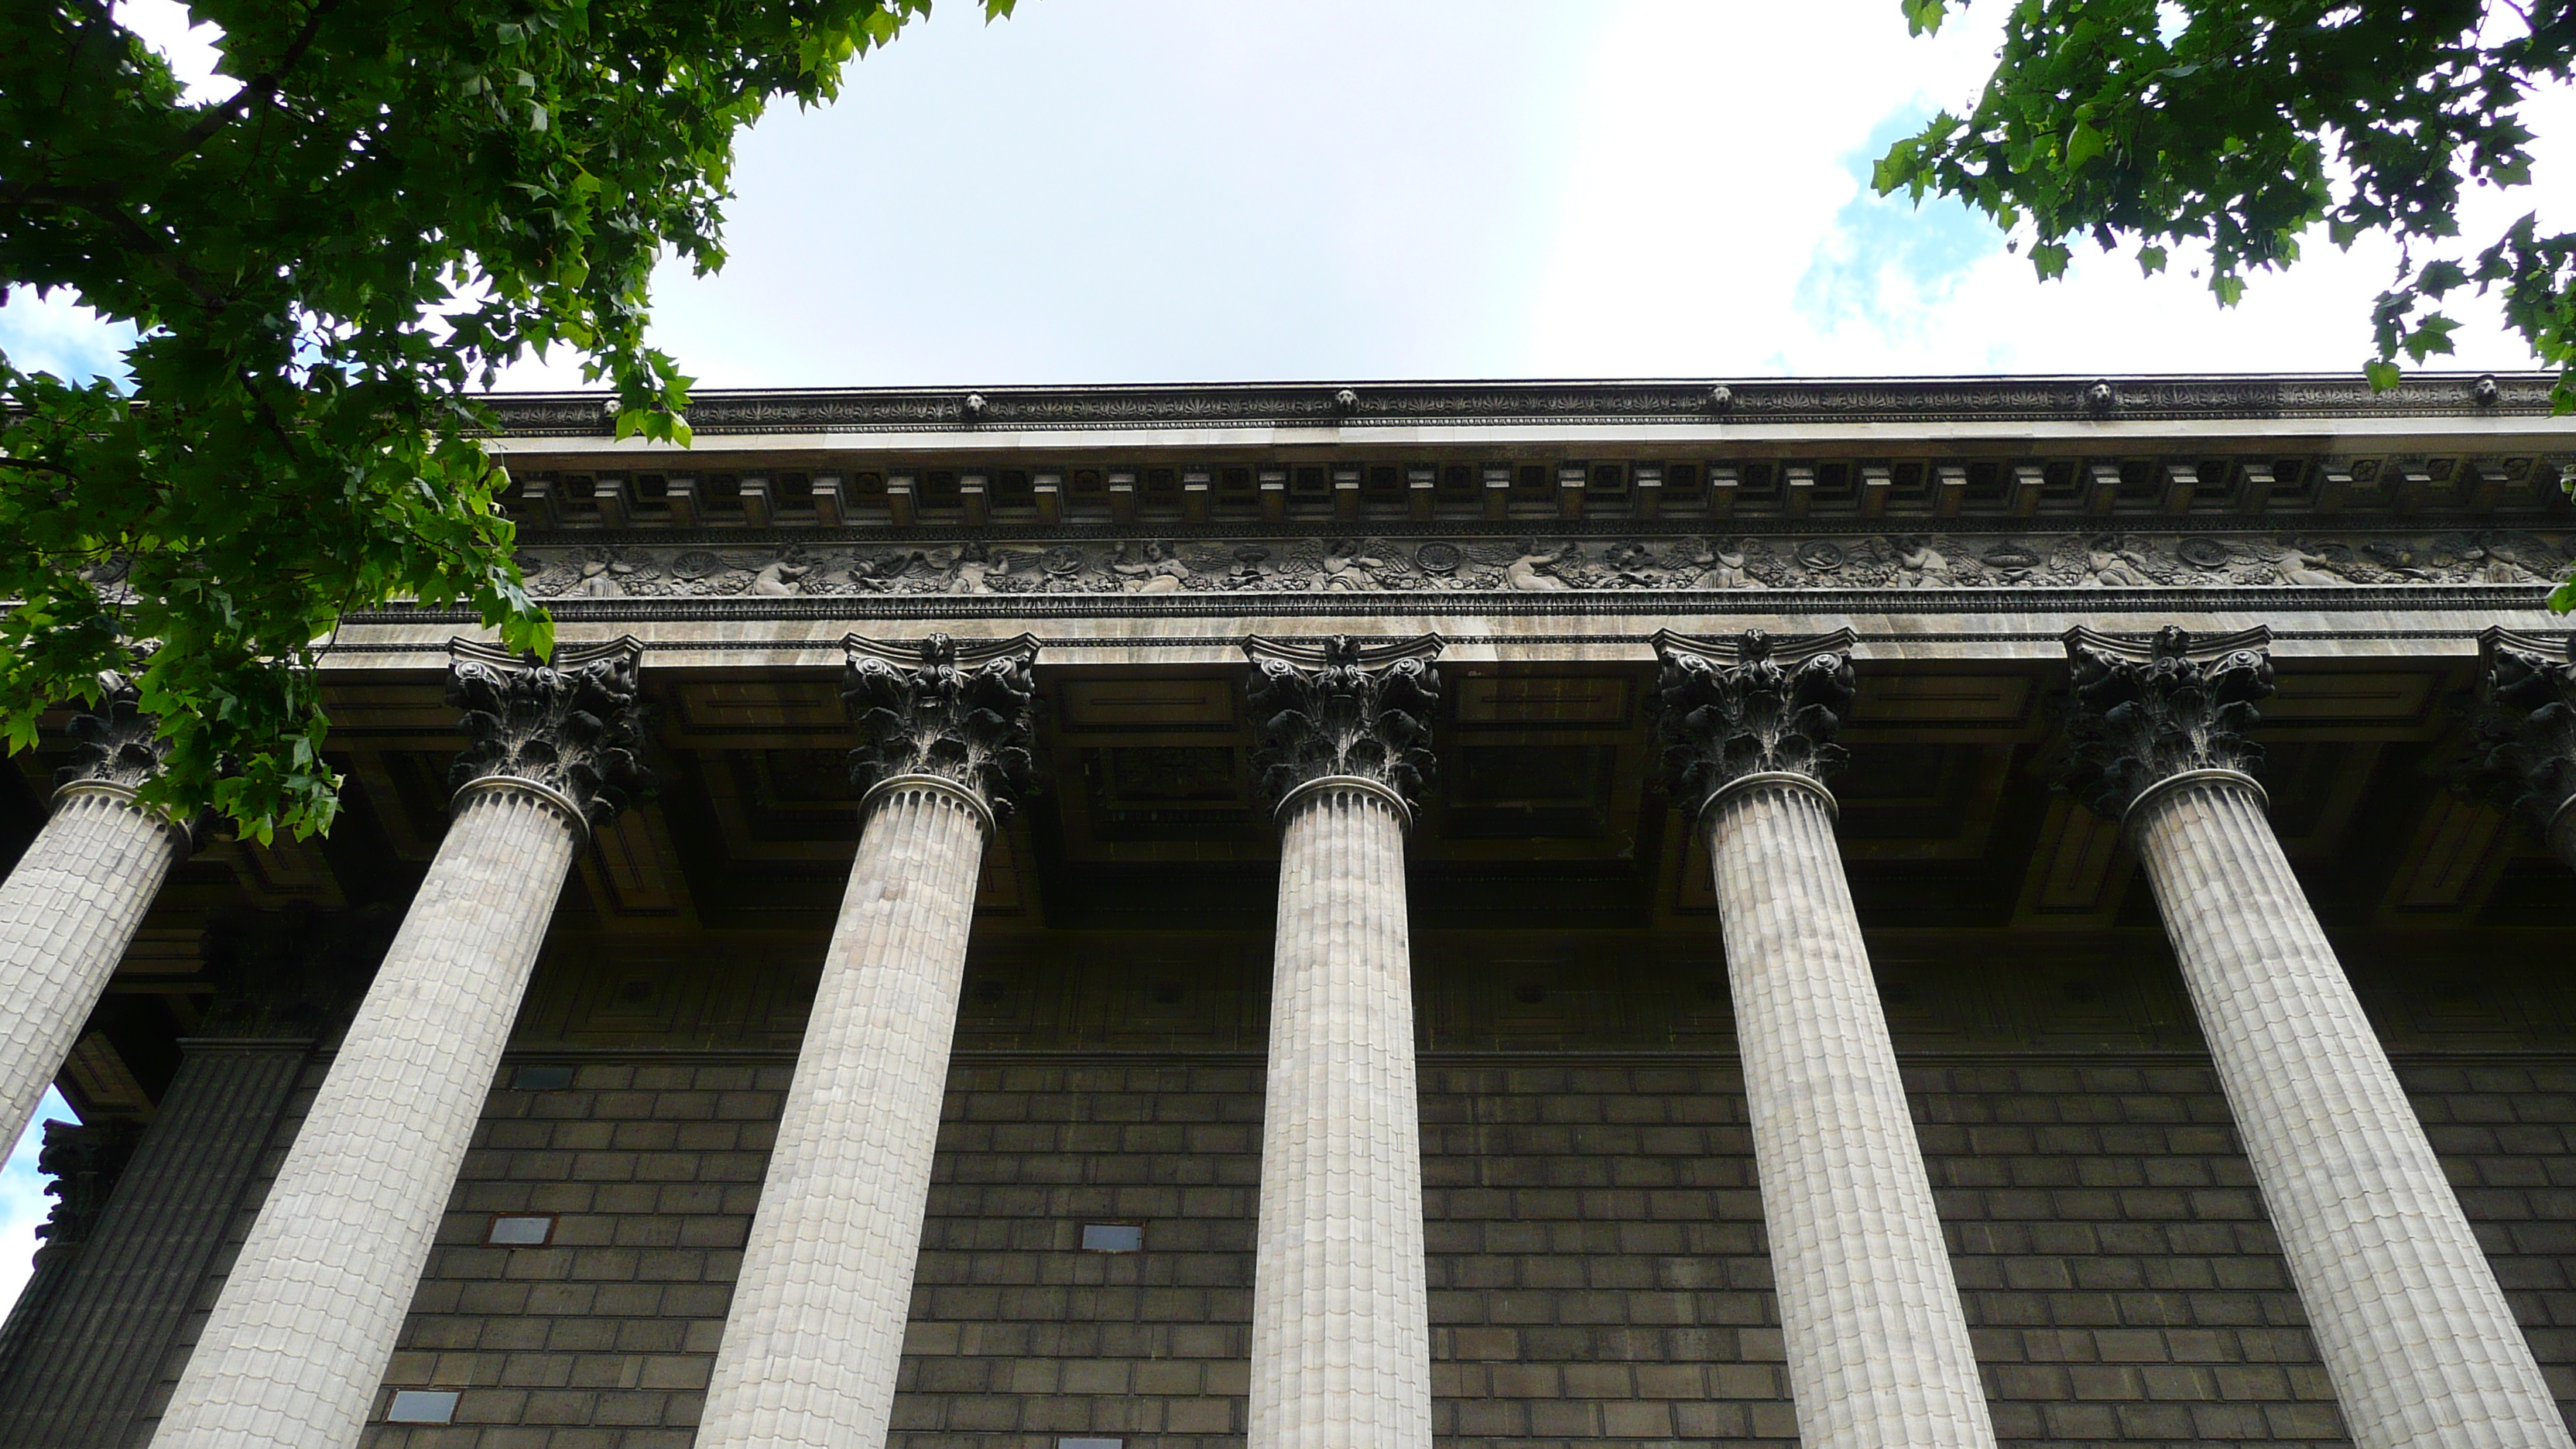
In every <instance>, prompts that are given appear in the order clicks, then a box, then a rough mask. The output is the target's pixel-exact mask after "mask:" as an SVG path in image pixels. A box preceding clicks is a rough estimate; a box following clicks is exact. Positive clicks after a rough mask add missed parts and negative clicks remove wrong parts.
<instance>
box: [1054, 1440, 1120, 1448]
mask: <svg viewBox="0 0 2576 1449" xmlns="http://www.w3.org/2000/svg"><path fill="white" fill-rule="evenodd" d="M1055 1449H1127V1441H1126V1440H1124V1439H1086V1438H1067V1439H1058V1440H1056V1441H1055Z"/></svg>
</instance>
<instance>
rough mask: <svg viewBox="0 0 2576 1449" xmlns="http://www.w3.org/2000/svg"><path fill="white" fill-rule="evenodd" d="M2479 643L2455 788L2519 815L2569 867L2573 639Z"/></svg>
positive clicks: (2508, 634) (2575, 849)
mask: <svg viewBox="0 0 2576 1449" xmlns="http://www.w3.org/2000/svg"><path fill="white" fill-rule="evenodd" d="M2478 645H2479V649H2480V652H2481V653H2482V654H2483V655H2484V659H2483V660H2482V662H2483V664H2484V665H2485V668H2483V669H2482V670H2481V671H2480V672H2479V676H2478V704H2479V710H2478V713H2477V715H2476V716H2475V718H2474V719H2473V720H2472V721H2471V725H2470V728H2471V731H2472V733H2473V737H2474V745H2473V747H2472V748H2473V754H2472V756H2471V758H2470V760H2469V762H2468V765H2467V768H2466V769H2464V770H2463V771H2462V772H2461V778H2460V784H2461V786H2462V787H2463V788H2464V789H2466V790H2468V791H2469V792H2470V793H2472V794H2475V795H2479V796H2483V797H2485V798H2486V799H2488V800H2490V801H2492V802H2493V803H2495V804H2496V805H2498V806H2500V807H2502V808H2504V809H2507V810H2511V811H2514V812H2516V813H2518V814H2520V815H2522V816H2523V817H2524V818H2525V819H2527V820H2529V821H2530V822H2531V823H2532V825H2533V826H2535V827H2536V828H2538V830H2539V831H2540V835H2541V838H2542V839H2544V840H2546V841H2548V842H2549V846H2550V849H2552V850H2554V851H2556V852H2557V853H2558V858H2559V859H2560V860H2563V861H2565V862H2567V863H2568V864H2569V865H2570V866H2576V810H2571V809H2569V808H2568V807H2569V806H2570V804H2571V803H2576V652H2571V651H2576V635H2570V636H2568V638H2566V639H2564V640H2555V641H2553V640H2546V639H2541V638H2538V637H2536V636H2533V635H2529V634H2517V633H2515V632H2513V631H2512V630H2510V629H2503V628H2489V629H2487V630H2486V631H2485V632H2484V633H2481V634H2480V635H2479V636H2478ZM2553 656H2554V657H2553Z"/></svg>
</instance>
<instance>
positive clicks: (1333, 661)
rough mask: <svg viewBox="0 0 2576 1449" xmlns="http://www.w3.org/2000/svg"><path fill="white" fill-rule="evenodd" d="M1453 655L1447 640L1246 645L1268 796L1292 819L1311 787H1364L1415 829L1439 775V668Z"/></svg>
mask: <svg viewBox="0 0 2576 1449" xmlns="http://www.w3.org/2000/svg"><path fill="white" fill-rule="evenodd" d="M1445 647H1447V641H1445V640H1443V639H1442V638H1441V637H1440V636H1439V635H1437V634H1424V635H1421V636H1419V637H1417V638H1413V639H1407V640H1403V641H1401V642H1398V643H1394V644H1370V645H1364V644H1362V643H1360V642H1359V641H1358V640H1356V639H1353V638H1351V637H1350V636H1349V635H1347V634H1336V635H1334V636H1333V637H1331V638H1329V639H1326V640H1324V641H1323V642H1322V643H1320V644H1299V643H1291V642H1289V641H1287V640H1284V639H1263V638H1259V637H1255V638H1251V639H1247V640H1245V641H1244V645H1243V652H1244V653H1246V654H1248V655H1250V656H1251V658H1252V676H1251V679H1250V680H1249V682H1248V683H1247V684H1246V685H1245V687H1244V697H1245V701H1246V703H1248V704H1249V705H1250V707H1251V712H1252V720H1253V735H1254V739H1255V745H1254V749H1253V755H1252V769H1253V775H1254V777H1255V780H1256V782H1257V783H1258V785H1259V787H1260V789H1261V790H1262V791H1263V793H1265V794H1267V795H1268V796H1269V797H1270V798H1271V799H1272V800H1274V801H1276V802H1277V803H1278V804H1279V806H1280V807H1281V809H1283V810H1284V809H1285V808H1286V806H1287V804H1288V802H1289V801H1290V800H1291V799H1293V798H1295V797H1296V796H1297V795H1298V794H1299V793H1300V792H1302V791H1304V790H1305V789H1306V788H1307V787H1309V786H1312V785H1316V784H1318V783H1320V782H1322V781H1326V780H1361V781H1366V782H1368V783H1369V784H1370V785H1373V786H1375V787H1376V788H1377V789H1378V790H1380V791H1381V792H1383V793H1384V794H1386V795H1387V796H1388V797H1389V798H1390V799H1393V800H1394V801H1396V802H1398V803H1399V804H1401V805H1402V806H1403V807H1404V808H1403V810H1402V812H1401V813H1402V814H1403V815H1404V816H1405V817H1406V818H1407V819H1408V820H1409V819H1410V818H1411V816H1412V811H1413V807H1414V805H1415V804H1416V803H1418V802H1419V800H1420V798H1421V793H1422V789H1423V787H1424V786H1426V785H1428V784H1430V783H1431V781H1432V779H1433V777H1434V776H1435V774H1436V773H1437V770H1438V765H1437V762H1436V761H1435V760H1434V759H1433V758H1432V754H1431V716H1432V712H1433V711H1434V710H1436V709H1437V708H1438V707H1439V704H1440V676H1439V674H1438V672H1437V671H1436V670H1434V669H1433V667H1432V664H1433V661H1435V660H1437V659H1438V658H1439V657H1440V651H1441V650H1442V649H1443V648H1445Z"/></svg>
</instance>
